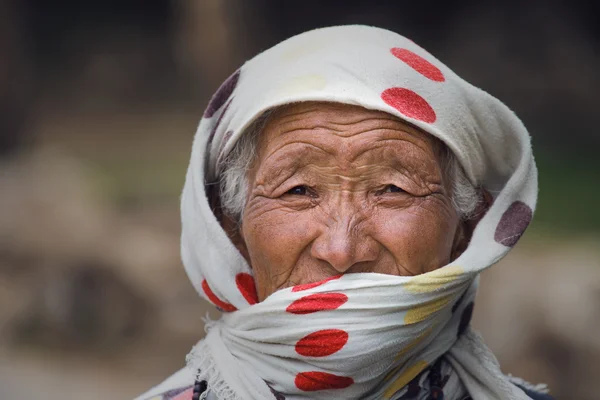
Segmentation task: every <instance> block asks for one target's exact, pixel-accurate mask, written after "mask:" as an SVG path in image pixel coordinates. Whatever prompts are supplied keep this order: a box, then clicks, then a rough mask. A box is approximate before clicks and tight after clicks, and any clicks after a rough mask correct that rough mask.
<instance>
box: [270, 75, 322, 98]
mask: <svg viewBox="0 0 600 400" xmlns="http://www.w3.org/2000/svg"><path fill="white" fill-rule="evenodd" d="M326 84H327V81H326V80H325V78H323V77H322V76H321V75H317V74H312V75H302V76H298V77H295V78H292V79H289V80H288V81H286V82H284V83H283V84H281V85H280V86H279V87H278V88H277V90H276V95H278V96H289V95H297V94H302V93H307V92H311V91H313V90H321V89H323V88H324V87H325V85H326Z"/></svg>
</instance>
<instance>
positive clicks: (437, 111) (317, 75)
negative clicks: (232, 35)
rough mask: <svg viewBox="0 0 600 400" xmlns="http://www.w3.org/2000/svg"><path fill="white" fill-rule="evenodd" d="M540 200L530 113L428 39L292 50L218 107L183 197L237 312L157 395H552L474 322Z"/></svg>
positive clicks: (203, 258) (195, 244) (185, 244)
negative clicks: (503, 364) (499, 265)
mask: <svg viewBox="0 0 600 400" xmlns="http://www.w3.org/2000/svg"><path fill="white" fill-rule="evenodd" d="M536 197H537V172H536V167H535V163H534V161H533V156H532V153H531V147H530V141H529V135H528V133H527V131H526V129H525V127H524V126H523V125H522V124H521V122H520V121H519V119H518V118H517V117H516V116H515V115H514V114H513V113H512V112H511V111H510V110H509V109H508V108H507V107H506V106H504V105H503V104H502V103H501V102H499V101H498V100H496V99H495V98H493V97H492V96H490V95H488V94H487V93H485V92H483V91H481V90H479V89H477V88H475V87H473V86H471V85H470V84H468V83H467V82H465V81H464V80H462V79H461V78H459V77H458V76H457V75H456V74H454V73H453V72H452V71H451V70H450V69H448V68H447V67H446V66H444V65H443V64H442V63H441V62H440V61H438V60H437V59H435V58H434V57H433V56H431V55H430V54H429V53H427V52H426V51H425V50H423V49H422V48H421V47H419V46H418V45H416V44H415V43H413V42H412V41H410V40H408V39H406V38H404V37H402V36H400V35H397V34H395V33H392V32H389V31H386V30H382V29H378V28H373V27H367V26H340V27H332V28H325V29H318V30H314V31H310V32H306V33H304V34H301V35H298V36H296V37H293V38H291V39H288V40H286V41H284V42H282V43H280V44H278V45H277V46H275V47H273V48H271V49H269V50H267V51H265V52H264V53H262V54H260V55H258V56H256V57H255V58H254V59H252V60H251V61H249V62H247V63H246V64H244V66H242V67H241V69H239V70H238V71H236V72H235V73H234V74H233V75H232V76H231V77H230V78H229V79H228V80H227V81H226V82H225V83H224V84H223V85H222V86H221V88H220V89H219V90H218V91H217V93H216V94H215V95H214V97H213V98H212V100H211V101H210V104H209V105H208V108H207V110H206V111H205V113H204V116H203V118H202V121H201V122H200V126H199V128H198V132H197V134H196V138H195V140H194V145H193V150H192V156H191V162H190V166H189V169H188V173H187V178H186V183H185V188H184V191H183V196H182V205H181V209H182V224H183V233H182V256H183V262H184V265H185V268H186V270H187V272H188V275H189V277H190V279H191V281H192V283H193V285H194V286H195V287H196V289H197V290H198V292H199V293H200V294H201V295H202V296H203V297H204V298H206V299H207V300H208V301H210V302H211V303H213V304H214V305H215V306H216V307H217V308H219V309H220V310H221V311H223V314H222V316H221V318H220V319H218V320H216V321H207V326H206V330H207V335H206V338H205V339H203V340H201V341H200V342H199V344H198V345H197V346H196V347H195V348H194V349H193V350H192V352H191V353H190V354H189V355H188V358H187V368H185V369H183V370H181V371H179V372H178V373H176V374H175V375H173V376H172V377H171V378H169V379H168V380H166V381H165V382H163V383H162V384H161V385H159V386H157V387H155V388H154V389H152V390H151V391H149V392H148V393H146V394H145V395H143V396H141V397H140V399H163V400H166V399H178V400H183V399H198V398H204V399H219V400H221V399H226V400H229V399H236V400H238V399H248V400H259V399H260V400H262V399H276V400H279V399H288V400H292V399H449V400H463V399H470V398H473V399H476V400H478V399H529V398H534V399H546V398H549V396H548V395H547V394H544V393H541V391H543V388H541V387H533V386H532V385H529V384H527V383H526V382H524V381H522V380H518V379H515V378H511V377H507V376H505V375H503V374H502V373H501V371H500V369H499V366H498V364H497V362H496V360H495V358H494V356H493V355H492V354H491V352H490V351H489V349H488V348H487V347H486V346H485V345H484V344H483V342H482V340H481V338H480V337H479V336H478V335H477V334H475V333H474V332H472V331H471V330H470V328H469V322H470V318H471V313H472V310H473V300H474V297H475V292H476V288H477V276H478V274H479V273H480V272H481V271H483V270H484V269H486V268H487V267H489V266H491V265H493V264H494V263H496V262H497V261H498V260H500V259H501V258H502V257H503V256H504V255H505V254H506V253H507V252H508V251H509V250H510V249H511V248H512V247H513V246H514V245H515V243H517V241H518V239H519V238H520V237H521V235H522V234H523V231H524V230H525V228H526V227H527V225H528V224H529V222H530V220H531V217H532V213H533V208H534V206H535V203H536ZM540 389H542V390H540Z"/></svg>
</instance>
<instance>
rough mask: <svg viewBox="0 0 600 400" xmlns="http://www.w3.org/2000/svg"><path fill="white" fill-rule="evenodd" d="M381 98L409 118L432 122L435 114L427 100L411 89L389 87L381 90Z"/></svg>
mask: <svg viewBox="0 0 600 400" xmlns="http://www.w3.org/2000/svg"><path fill="white" fill-rule="evenodd" d="M381 99H382V100H383V101H385V102H386V103H387V104H389V105H390V106H392V107H394V108H395V109H396V110H398V111H400V112H401V113H402V114H404V115H406V116H407V117H409V118H414V119H418V120H421V121H423V122H428V123H433V122H435V119H436V116H435V111H433V108H431V106H430V105H429V103H427V101H426V100H425V99H424V98H422V97H421V96H419V95H418V94H417V93H415V92H413V91H412V90H409V89H405V88H399V87H395V88H390V89H386V90H384V91H383V93H382V94H381Z"/></svg>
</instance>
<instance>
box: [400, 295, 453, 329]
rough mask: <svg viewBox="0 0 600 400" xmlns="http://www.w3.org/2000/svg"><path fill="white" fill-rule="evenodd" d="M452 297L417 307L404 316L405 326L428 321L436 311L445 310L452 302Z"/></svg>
mask: <svg viewBox="0 0 600 400" xmlns="http://www.w3.org/2000/svg"><path fill="white" fill-rule="evenodd" d="M451 299H452V296H445V297H442V298H441V299H437V300H434V301H430V302H429V303H426V304H423V305H422V306H418V307H415V308H413V309H410V310H408V311H407V312H406V315H405V316H404V323H405V324H415V323H417V322H421V321H423V320H424V319H426V318H427V317H428V316H430V315H431V314H433V313H434V312H436V311H439V310H441V309H442V308H444V306H445V305H446V304H448V303H449V302H450V300H451Z"/></svg>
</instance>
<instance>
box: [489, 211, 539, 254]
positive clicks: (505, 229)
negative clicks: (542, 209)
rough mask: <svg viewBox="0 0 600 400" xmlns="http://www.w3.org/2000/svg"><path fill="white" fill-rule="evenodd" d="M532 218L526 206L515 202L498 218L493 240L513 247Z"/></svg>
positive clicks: (531, 212) (531, 213)
mask: <svg viewBox="0 0 600 400" xmlns="http://www.w3.org/2000/svg"><path fill="white" fill-rule="evenodd" d="M532 217H533V211H532V210H531V208H530V207H529V206H528V205H527V204H525V203H523V202H522V201H515V202H514V203H512V204H511V205H510V207H508V210H506V212H504V214H503V215H502V218H500V222H499V223H498V227H497V228H496V233H495V234H494V240H495V241H496V242H498V243H500V244H503V245H505V246H508V247H512V246H514V245H515V244H516V243H517V242H518V241H519V239H520V238H521V236H522V235H523V232H525V229H527V226H528V225H529V223H530V222H531V218H532Z"/></svg>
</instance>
